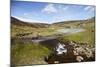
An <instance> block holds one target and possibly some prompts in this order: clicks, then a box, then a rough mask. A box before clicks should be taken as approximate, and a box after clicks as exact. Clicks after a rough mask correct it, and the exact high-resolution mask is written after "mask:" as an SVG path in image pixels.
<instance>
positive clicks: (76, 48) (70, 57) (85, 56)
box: [45, 41, 95, 64]
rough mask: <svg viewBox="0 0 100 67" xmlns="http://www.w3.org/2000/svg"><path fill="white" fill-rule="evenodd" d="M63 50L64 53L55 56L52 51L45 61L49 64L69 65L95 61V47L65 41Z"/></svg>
mask: <svg viewBox="0 0 100 67" xmlns="http://www.w3.org/2000/svg"><path fill="white" fill-rule="evenodd" d="M63 44H65V46H64V48H65V49H66V50H67V52H66V53H63V54H57V51H56V50H54V51H53V52H52V53H51V54H50V55H49V56H48V57H45V61H46V62H47V63H49V64H52V63H71V62H87V61H95V47H94V46H91V45H89V44H87V43H76V42H74V41H67V42H66V43H63Z"/></svg>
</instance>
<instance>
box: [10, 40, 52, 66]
mask: <svg viewBox="0 0 100 67" xmlns="http://www.w3.org/2000/svg"><path fill="white" fill-rule="evenodd" d="M49 53H50V50H49V49H48V48H46V47H44V46H42V45H39V44H34V43H30V42H16V43H15V44H12V47H11V58H12V59H11V63H12V64H13V65H29V64H46V62H45V61H44V57H45V56H47V55H48V54H49Z"/></svg>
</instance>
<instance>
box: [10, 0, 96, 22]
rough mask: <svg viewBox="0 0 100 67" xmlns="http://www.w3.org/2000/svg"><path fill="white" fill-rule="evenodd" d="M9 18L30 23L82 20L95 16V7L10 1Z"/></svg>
mask: <svg viewBox="0 0 100 67" xmlns="http://www.w3.org/2000/svg"><path fill="white" fill-rule="evenodd" d="M11 16H13V17H15V18H17V19H20V20H22V21H26V22H32V23H34V22H42V23H53V22H60V21H69V20H83V19H88V18H91V17H94V16H95V7H94V6H89V5H88V6H87V5H71V4H54V3H43V2H33V1H28V0H12V1H11Z"/></svg>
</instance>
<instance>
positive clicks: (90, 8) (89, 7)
mask: <svg viewBox="0 0 100 67" xmlns="http://www.w3.org/2000/svg"><path fill="white" fill-rule="evenodd" d="M84 10H85V11H89V12H92V11H94V10H95V7H93V6H87V7H85V8H84Z"/></svg>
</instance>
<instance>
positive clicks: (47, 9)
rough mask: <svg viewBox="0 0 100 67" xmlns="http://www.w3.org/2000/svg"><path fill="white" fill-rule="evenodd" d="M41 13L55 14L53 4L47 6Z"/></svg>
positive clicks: (55, 10)
mask: <svg viewBox="0 0 100 67" xmlns="http://www.w3.org/2000/svg"><path fill="white" fill-rule="evenodd" d="M42 12H46V13H57V9H56V8H55V7H54V4H48V5H47V6H45V7H44V8H43V10H42Z"/></svg>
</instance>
